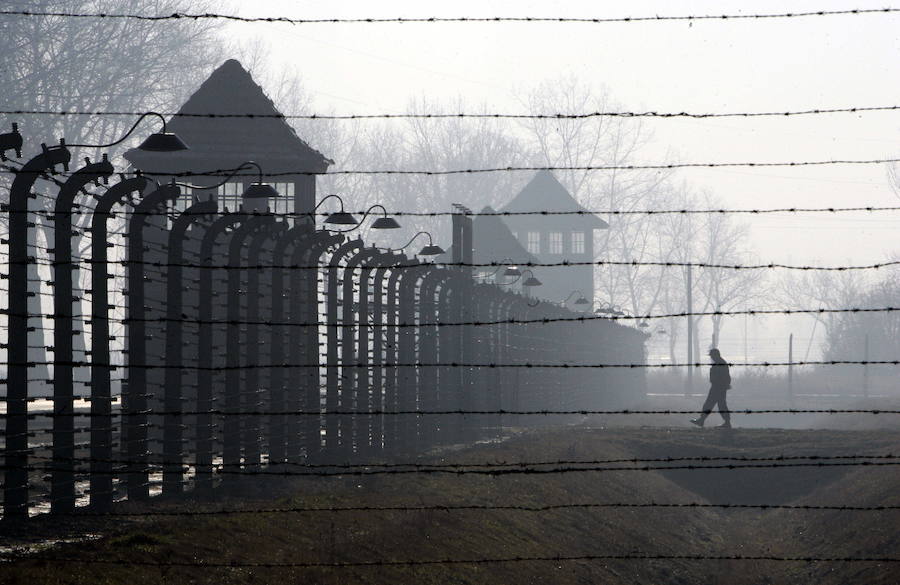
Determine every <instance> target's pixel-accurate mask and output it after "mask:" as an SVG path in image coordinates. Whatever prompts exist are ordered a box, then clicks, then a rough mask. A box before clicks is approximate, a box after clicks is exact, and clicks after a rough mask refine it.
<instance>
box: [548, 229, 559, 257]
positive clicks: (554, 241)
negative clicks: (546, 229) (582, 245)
mask: <svg viewBox="0 0 900 585" xmlns="http://www.w3.org/2000/svg"><path fill="white" fill-rule="evenodd" d="M547 245H548V246H549V248H550V250H549V252H550V253H551V254H562V253H563V235H562V232H550V238H549V240H548V241H547Z"/></svg>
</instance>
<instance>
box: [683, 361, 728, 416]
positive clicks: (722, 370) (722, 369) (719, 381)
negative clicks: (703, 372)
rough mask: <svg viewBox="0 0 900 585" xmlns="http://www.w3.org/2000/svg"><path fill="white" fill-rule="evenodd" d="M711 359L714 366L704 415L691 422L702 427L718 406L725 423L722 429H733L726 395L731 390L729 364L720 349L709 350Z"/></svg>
mask: <svg viewBox="0 0 900 585" xmlns="http://www.w3.org/2000/svg"><path fill="white" fill-rule="evenodd" d="M709 357H710V359H712V361H713V364H712V366H711V367H710V368H709V395H708V396H707V397H706V402H704V403H703V409H702V410H703V414H701V415H700V416H699V417H697V418H692V419H691V422H692V423H694V424H695V425H697V426H698V427H702V426H703V423H705V422H706V417H708V416H709V413H711V412H712V409H713V407H714V406H718V408H719V414H720V415H721V416H722V419H723V420H724V421H725V422H724V423H723V424H721V425H720V428H723V429H730V428H731V413H729V412H728V405H727V404H726V403H725V395H726V393H727V392H728V389H729V388H731V373H729V371H728V362H726V361H725V360H724V359H722V354H720V353H719V350H718V349H715V348H713V349H711V350H709Z"/></svg>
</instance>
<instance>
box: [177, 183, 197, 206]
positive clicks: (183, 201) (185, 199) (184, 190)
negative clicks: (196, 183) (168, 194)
mask: <svg viewBox="0 0 900 585" xmlns="http://www.w3.org/2000/svg"><path fill="white" fill-rule="evenodd" d="M178 188H179V189H180V190H181V197H179V198H178V199H176V200H175V211H184V210H185V209H187V208H188V207H190V206H191V205H193V204H194V190H193V189H191V188H190V187H180V186H179V187H178Z"/></svg>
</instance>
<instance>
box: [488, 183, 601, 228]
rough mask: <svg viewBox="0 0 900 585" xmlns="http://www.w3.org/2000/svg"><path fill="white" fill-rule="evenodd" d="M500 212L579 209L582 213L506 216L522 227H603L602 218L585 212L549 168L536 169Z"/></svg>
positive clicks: (507, 219)
mask: <svg viewBox="0 0 900 585" xmlns="http://www.w3.org/2000/svg"><path fill="white" fill-rule="evenodd" d="M500 211H501V212H521V211H578V212H582V213H583V215H575V214H571V215H518V216H517V215H512V216H508V217H507V218H505V221H506V222H507V223H508V224H509V225H514V226H515V227H516V228H519V227H520V226H522V227H532V226H533V227H534V228H539V227H546V228H551V227H566V228H568V229H573V228H575V229H585V230H587V229H606V228H607V227H609V224H607V223H606V222H605V221H603V220H602V219H600V218H599V217H597V216H596V215H593V214H591V213H588V210H587V209H585V208H584V207H582V206H581V204H580V203H578V201H576V200H575V198H574V197H572V195H571V194H569V192H568V191H567V190H566V188H565V187H563V186H562V185H561V184H560V182H559V181H557V180H556V177H554V176H553V173H551V172H550V171H538V172H537V174H536V175H535V176H534V177H533V178H532V179H531V181H529V182H528V184H527V185H525V187H524V188H523V189H522V190H521V191H520V192H519V194H518V195H516V196H515V197H514V198H513V200H512V201H510V202H509V203H507V204H506V206H505V207H502V208H501V209H500Z"/></svg>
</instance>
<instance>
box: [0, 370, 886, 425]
mask: <svg viewBox="0 0 900 585" xmlns="http://www.w3.org/2000/svg"><path fill="white" fill-rule="evenodd" d="M119 367H120V368H123V369H124V366H119ZM84 398H88V397H87V396H85V397H84ZM38 400H40V398H38ZM729 412H730V413H731V414H735V415H751V414H873V415H880V414H900V410H892V409H889V408H762V409H755V408H739V409H731V410H729ZM702 413H703V411H702V410H679V409H650V410H642V409H627V408H626V409H618V410H616V409H610V410H603V409H601V410H596V409H577V410H551V409H544V410H516V409H496V410H491V409H485V410H468V409H450V410H382V409H373V410H365V411H363V410H324V411H322V410H237V411H226V410H221V409H214V410H175V411H170V410H159V411H152V410H149V411H141V412H117V413H115V414H114V416H120V417H129V416H147V415H149V416H166V415H182V416H199V415H211V416H312V417H315V416H359V417H362V416H410V415H417V416H419V415H421V416H445V415H462V416H471V415H484V414H490V415H510V416H512V415H515V416H522V415H524V416H552V415H582V416H590V415H642V414H666V415H686V414H702ZM5 416H7V415H6V413H2V412H0V419H2V418H3V417H5ZM28 416H29V417H79V416H84V417H87V416H90V412H87V411H86V412H83V413H79V412H72V413H56V412H51V411H47V412H29V413H28Z"/></svg>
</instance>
